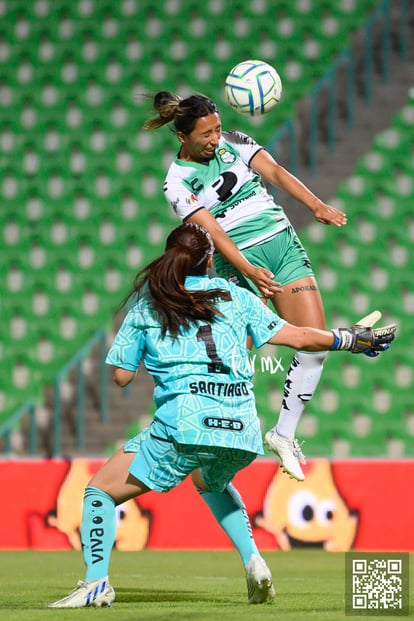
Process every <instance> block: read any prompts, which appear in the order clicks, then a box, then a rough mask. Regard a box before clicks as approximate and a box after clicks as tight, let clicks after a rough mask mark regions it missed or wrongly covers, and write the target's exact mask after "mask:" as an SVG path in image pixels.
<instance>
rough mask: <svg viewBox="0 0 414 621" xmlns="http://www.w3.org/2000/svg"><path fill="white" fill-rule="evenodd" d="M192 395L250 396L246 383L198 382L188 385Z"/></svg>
mask: <svg viewBox="0 0 414 621" xmlns="http://www.w3.org/2000/svg"><path fill="white" fill-rule="evenodd" d="M189 388H190V392H191V394H192V395H213V396H214V397H241V396H242V395H245V396H248V395H250V392H249V389H248V387H247V384H246V382H232V383H229V384H227V383H226V384H225V383H224V382H205V381H204V380H200V381H199V382H191V383H190V386H189Z"/></svg>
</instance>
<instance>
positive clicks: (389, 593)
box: [346, 553, 408, 615]
mask: <svg viewBox="0 0 414 621" xmlns="http://www.w3.org/2000/svg"><path fill="white" fill-rule="evenodd" d="M347 556H349V553H348V555H347ZM406 556H407V558H406ZM346 570H347V571H346V578H347V585H346V586H347V593H346V612H347V613H348V614H350V613H351V612H352V614H388V615H392V614H394V615H397V614H398V615H402V614H408V593H407V590H408V574H407V572H408V555H405V554H398V555H384V554H381V555H368V554H363V555H362V554H361V555H358V556H357V555H355V554H353V555H351V558H347V565H346Z"/></svg>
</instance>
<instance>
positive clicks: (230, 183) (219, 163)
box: [164, 132, 289, 250]
mask: <svg viewBox="0 0 414 621" xmlns="http://www.w3.org/2000/svg"><path fill="white" fill-rule="evenodd" d="M262 148H263V147H261V146H260V145H258V144H257V143H256V142H255V141H254V140H253V139H252V138H250V137H249V136H247V135H246V134H242V133H240V132H223V133H222V136H221V138H220V142H219V146H218V147H217V149H216V151H215V153H214V157H213V158H212V159H211V160H209V161H208V162H206V163H204V164H199V163H197V162H186V161H184V160H180V159H178V158H176V159H175V160H174V162H172V164H171V166H170V168H169V170H168V173H167V177H166V179H165V183H164V193H165V196H166V198H167V200H168V202H169V203H170V205H171V206H172V208H173V209H174V211H175V212H176V214H177V215H178V216H179V218H181V220H183V221H185V220H186V219H188V218H189V217H190V216H192V215H193V214H194V213H195V212H196V211H198V210H199V209H201V208H203V207H204V208H205V209H208V211H210V213H211V214H212V215H213V216H214V218H215V219H216V220H217V222H219V224H220V225H221V226H222V227H223V229H224V230H225V231H226V233H227V235H228V236H229V237H231V239H232V240H233V242H234V243H235V244H236V246H238V247H239V249H241V250H242V249H244V248H249V247H250V246H253V245H255V244H258V243H261V242H264V241H266V240H268V239H271V238H272V237H274V235H276V233H278V232H279V231H281V230H283V229H285V228H286V227H287V226H288V224H289V221H288V219H287V217H286V215H285V213H284V211H283V209H282V207H280V205H277V204H276V203H275V202H274V200H273V197H272V196H271V195H270V194H269V193H268V192H267V190H266V188H265V186H264V184H263V182H262V180H261V177H260V175H259V174H258V173H257V172H255V171H254V170H253V169H252V168H250V162H251V160H252V158H253V157H254V156H255V155H256V153H258V152H259V151H260V150H261V149H262Z"/></svg>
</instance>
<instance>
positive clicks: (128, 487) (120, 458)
mask: <svg viewBox="0 0 414 621" xmlns="http://www.w3.org/2000/svg"><path fill="white" fill-rule="evenodd" d="M134 456H135V455H134V453H125V452H124V449H123V448H120V449H118V450H117V451H116V453H114V455H113V456H112V457H111V458H110V459H109V460H108V461H107V462H105V463H104V465H103V466H102V467H101V468H100V470H98V472H97V473H96V474H95V475H94V476H93V477H92V479H91V480H90V481H89V485H91V486H93V487H97V488H99V489H101V490H103V491H104V492H106V493H107V494H109V495H110V496H111V497H112V498H113V499H114V500H115V502H116V503H117V504H118V503H120V502H124V501H125V500H127V499H129V498H134V497H135V496H139V495H141V494H142V493H145V492H146V491H148V488H147V486H146V485H144V484H143V483H142V482H141V481H139V480H137V479H136V478H135V477H132V476H131V475H130V473H129V468H130V466H131V463H132V461H133V459H134Z"/></svg>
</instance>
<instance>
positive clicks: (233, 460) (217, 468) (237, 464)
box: [193, 447, 257, 492]
mask: <svg viewBox="0 0 414 621" xmlns="http://www.w3.org/2000/svg"><path fill="white" fill-rule="evenodd" d="M256 457H257V455H256V453H251V452H249V451H244V450H241V449H231V448H225V447H215V448H213V449H212V451H211V453H210V454H209V455H205V456H203V454H202V453H201V454H200V453H199V458H200V462H201V463H200V469H199V472H198V473H197V474H195V476H193V481H194V483H195V484H196V485H197V480H198V481H199V477H200V476H201V480H202V481H203V482H204V484H205V485H204V486H203V485H200V487H202V488H203V489H207V490H209V491H212V492H224V490H225V489H226V487H227V485H228V484H229V483H230V481H231V480H232V479H233V478H234V477H235V475H236V474H237V472H239V471H240V470H243V468H246V466H248V465H249V464H250V463H251V462H252V461H254V460H255V459H256Z"/></svg>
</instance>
